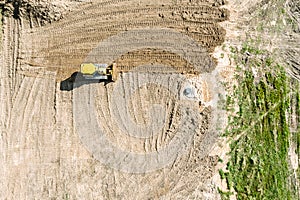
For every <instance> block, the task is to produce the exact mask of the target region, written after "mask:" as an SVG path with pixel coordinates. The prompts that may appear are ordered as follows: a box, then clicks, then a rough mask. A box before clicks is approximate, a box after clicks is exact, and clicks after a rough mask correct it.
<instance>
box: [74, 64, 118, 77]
mask: <svg viewBox="0 0 300 200" xmlns="http://www.w3.org/2000/svg"><path fill="white" fill-rule="evenodd" d="M80 73H81V75H82V77H83V78H84V79H87V80H104V81H105V80H107V81H116V80H117V78H118V72H117V67H116V63H113V64H111V65H108V64H97V63H82V64H81V65H80Z"/></svg>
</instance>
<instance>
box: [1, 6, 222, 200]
mask: <svg viewBox="0 0 300 200" xmlns="http://www.w3.org/2000/svg"><path fill="white" fill-rule="evenodd" d="M158 2H159V1H148V0H147V1H129V0H119V1H105V2H103V1H102V2H98V3H95V4H94V3H92V4H88V3H86V4H85V5H83V6H79V7H78V8H76V10H75V12H74V13H72V12H71V13H70V14H69V15H66V16H65V19H64V20H62V21H61V22H55V23H53V24H51V25H48V26H45V27H41V28H34V29H25V30H24V29H23V30H21V31H22V36H21V42H22V43H21V44H22V45H21V47H20V48H21V49H20V50H21V55H20V57H21V60H20V62H21V63H20V65H21V66H20V70H21V73H23V74H24V76H25V81H26V82H27V83H24V81H23V82H22V83H21V84H20V85H21V87H20V88H19V89H17V90H16V91H18V92H17V93H15V102H14V108H13V112H14V113H18V112H21V113H22V112H23V113H24V118H23V116H22V115H20V116H17V114H14V115H13V116H11V119H12V120H11V121H15V119H17V120H21V123H20V124H21V125H22V126H23V127H24V128H25V129H26V130H27V132H26V137H27V138H24V137H25V136H24V135H22V134H21V135H22V136H21V137H20V133H17V132H16V133H14V136H12V137H11V138H15V139H16V140H17V139H18V138H19V137H20V142H22V143H21V145H24V144H25V145H27V147H29V146H30V145H31V146H30V148H31V149H26V148H24V150H18V149H10V151H9V152H10V154H12V153H14V155H16V156H17V158H16V161H18V160H20V159H21V157H22V156H23V155H24V154H26V153H27V152H30V153H31V154H29V155H28V156H29V157H28V158H31V159H30V162H31V163H32V164H28V163H29V162H28V161H27V162H26V161H23V163H24V164H23V163H20V165H18V166H12V165H8V166H9V167H10V168H12V170H11V172H10V175H11V176H13V174H17V175H16V177H17V178H18V177H19V178H20V179H19V180H14V179H11V177H8V178H6V183H8V184H6V185H9V187H8V189H7V192H5V190H1V191H4V192H5V194H9V195H10V196H9V195H8V196H9V197H10V198H11V199H12V198H14V197H16V196H19V197H26V198H31V197H32V198H39V199H47V198H50V197H51V198H56V199H61V198H63V197H66V196H68V197H70V198H74V199H76V198H80V199H92V198H95V197H97V198H99V197H103V198H108V199H109V198H110V199H111V198H122V199H128V198H130V196H128V194H134V195H135V197H136V198H138V199H145V198H146V197H147V198H162V197H164V195H169V196H170V198H172V199H173V198H177V197H180V195H182V197H183V196H187V195H190V192H191V191H194V190H196V188H197V187H198V185H197V183H198V182H199V181H204V180H206V179H208V178H209V177H210V176H211V173H212V172H211V170H212V169H213V167H214V164H215V158H210V157H208V156H204V154H205V153H204V152H203V151H204V150H203V149H197V146H201V144H198V143H195V144H194V147H193V149H192V150H191V152H189V153H187V154H186V155H184V156H183V157H182V158H178V159H177V160H176V162H175V163H173V164H172V166H170V167H169V168H165V169H162V170H159V171H156V172H153V173H149V174H141V175H132V174H124V173H120V172H118V171H115V170H110V169H109V168H106V167H105V166H103V165H102V164H100V163H98V162H96V161H95V160H94V158H93V157H91V155H90V154H89V153H88V152H86V150H85V149H84V147H83V145H82V144H81V142H80V141H79V139H78V136H77V133H76V132H75V131H77V130H74V129H75V128H74V124H73V119H72V107H71V105H72V93H71V92H65V91H60V90H59V89H58V88H59V84H56V92H55V91H54V90H55V83H54V79H53V76H55V74H57V76H60V73H62V72H64V73H65V71H69V72H70V73H69V75H70V74H71V70H77V69H78V65H79V64H80V63H81V62H82V61H83V60H84V58H85V57H86V55H87V54H88V53H89V52H90V51H91V50H92V49H93V48H95V46H97V45H98V43H99V42H100V41H102V40H104V39H106V38H108V37H110V36H112V35H115V34H118V33H120V32H122V31H125V30H131V29H135V28H145V27H152V28H153V27H163V28H172V29H174V30H176V31H178V32H181V33H184V34H186V35H188V36H190V37H191V38H194V39H196V41H198V42H199V43H200V44H202V45H203V46H206V47H207V49H209V51H212V50H213V48H214V47H215V46H216V45H218V44H220V43H221V42H222V41H223V39H222V37H223V36H224V34H225V33H224V30H223V29H222V28H221V27H220V26H219V25H218V24H217V23H218V22H219V21H223V20H225V19H226V16H223V17H222V16H220V17H218V13H220V14H222V12H221V11H220V10H219V9H216V8H212V10H214V11H216V12H217V13H216V14H215V15H214V13H213V11H209V13H210V14H211V18H210V16H205V17H201V16H194V17H193V14H195V12H197V8H199V9H204V8H205V7H207V5H212V4H213V2H215V1H213V0H211V1H180V2H179V1H176V2H177V4H172V2H173V1H165V2H164V4H165V6H164V7H162V6H159V5H160V4H161V3H160V2H159V3H158ZM174 2H175V1H174ZM138 3H140V4H138ZM146 4H149V7H150V8H143V7H145V6H146ZM197 4H199V5H197ZM116 5H117V6H116ZM122 5H126V6H127V7H128V9H127V10H128V11H126V9H124V8H121V6H122ZM174 5H177V6H181V8H180V9H178V8H176V7H175V6H174ZM204 5H205V6H204ZM97 6H98V7H97ZM167 6H169V7H172V9H169V8H167ZM185 7H186V10H185V11H187V12H186V13H185V14H184V13H183V12H181V10H183V11H184V8H185ZM83 8H84V10H85V11H87V12H88V11H93V10H94V11H96V12H94V15H97V14H99V17H95V18H94V19H91V20H89V19H87V18H86V14H82V11H81V10H80V9H83ZM98 8H103V9H102V10H99V11H98ZM88 9H90V10H88ZM130 9H135V10H134V11H133V12H131V11H130ZM138 10H139V11H143V12H146V11H148V12H149V13H143V14H144V16H141V15H140V14H139V13H138V12H137V11H138ZM178 10H179V11H178ZM173 11H176V12H174V16H172V12H173ZM202 11H203V13H204V10H202ZM202 11H201V12H202ZM157 12H161V13H157ZM108 13H111V14H114V16H113V17H112V18H111V19H104V17H106V16H108ZM159 14H161V15H160V16H159ZM183 14H184V16H183ZM204 14H205V13H204ZM162 16H163V18H162ZM214 16H215V18H214ZM182 17H184V19H183V18H182ZM74 18H76V19H78V22H76V23H75V22H74V23H75V24H74V23H73V22H72V19H74ZM117 18H118V19H117ZM124 18H129V19H132V22H130V21H127V22H126V21H125V20H124ZM25 23H26V22H25ZM63 23H66V24H70V27H68V28H67V29H64V28H63V27H61V26H60V25H61V24H63ZM123 23H125V24H123ZM71 24H72V26H73V27H71ZM52 26H53V27H52ZM87 26H88V27H87ZM27 27H29V26H27ZM138 35H140V36H141V37H145V35H142V34H140V33H139V34H138ZM170 37H172V36H170ZM120 45H121V46H125V45H130V44H127V43H126V42H125V43H124V42H123V43H120ZM180 45H181V44H180V41H179V44H178V46H176V48H177V47H180ZM114 48H117V46H114ZM103 52H105V53H107V52H109V48H107V49H103ZM116 52H117V51H116ZM116 52H113V53H111V54H109V53H107V56H108V57H110V56H113V55H115V53H116ZM145 52H148V53H146V54H145V55H143V54H144V53H145ZM149 52H150V53H149ZM127 53H128V52H126V53H124V54H123V57H118V58H117V59H118V62H119V64H122V63H123V64H124V65H123V64H122V65H121V68H122V70H124V71H130V70H132V69H133V68H134V67H136V66H139V65H144V64H147V63H155V64H157V63H159V64H162V65H168V66H170V65H171V64H172V65H174V66H176V67H175V71H176V70H177V72H178V71H180V72H181V71H183V73H190V72H191V71H193V70H194V71H195V68H196V70H197V67H193V65H191V64H189V63H187V61H186V60H184V59H180V56H176V55H174V54H172V53H170V52H168V51H165V52H162V51H160V50H159V49H155V48H154V49H151V50H137V51H132V50H131V51H129V54H127ZM160 54H161V55H160ZM95 55H97V54H95ZM203 56H204V55H203ZM206 56H208V54H207V55H206ZM194 59H196V58H194ZM169 64H170V65H169ZM172 65H171V66H172ZM213 66H214V64H213ZM16 68H17V69H19V67H16ZM212 69H213V67H212V68H211V69H209V70H208V71H210V70H212ZM59 70H60V71H61V72H57V71H59ZM139 70H144V71H146V72H147V74H148V75H149V76H157V73H158V72H161V70H165V68H162V67H157V68H155V67H153V66H148V67H144V68H142V69H139ZM151 71H153V74H151ZM198 71H199V70H198ZM169 72H170V71H169ZM201 72H202V71H201ZM18 73H19V72H18ZM18 73H16V74H18ZM143 73H144V72H143V71H142V72H141V71H134V70H133V72H129V73H128V74H127V75H126V74H120V76H119V78H120V79H119V81H123V82H122V84H123V85H122V87H121V88H122V89H120V94H122V93H123V94H126V93H127V92H129V91H130V88H132V87H133V88H134V87H137V86H139V85H140V84H142V82H141V80H142V79H143V76H144V75H143ZM155 73H156V75H155ZM172 73H173V72H172ZM165 75H166V74H165ZM177 75H178V74H177ZM32 76H36V77H32ZM171 76H175V74H172V75H171ZM166 77H168V75H166ZM17 79H18V78H17ZM157 79H158V80H159V79H160V78H157ZM18 80H20V79H18ZM162 81H165V82H167V83H171V82H172V81H173V82H176V79H172V78H169V79H168V78H164V79H163V80H162ZM18 84H19V83H15V84H14V85H18ZM87 86H88V87H87ZM113 86H114V84H108V85H106V86H103V85H102V84H97V85H84V86H83V87H81V88H79V89H80V90H82V89H83V88H86V89H88V88H91V89H92V90H93V89H95V91H96V96H89V97H90V98H91V100H92V99H94V100H95V101H96V105H95V106H96V108H97V111H98V112H97V121H98V122H99V123H105V125H103V127H102V128H103V129H104V131H105V133H106V134H107V136H108V138H109V140H110V141H111V142H115V143H116V144H120V146H121V147H122V148H123V149H130V150H131V151H133V152H153V151H156V150H159V149H160V148H162V147H164V146H165V145H166V144H168V143H169V141H171V140H172V139H173V138H174V136H175V135H176V132H177V131H178V124H180V123H179V122H180V116H179V114H178V110H179V109H180V107H179V105H178V103H176V102H174V101H173V100H172V98H170V96H169V95H168V92H166V91H165V90H163V89H159V88H158V87H155V86H153V85H152V86H151V85H150V86H148V87H142V88H140V89H139V90H137V91H136V92H135V93H132V98H129V99H125V102H126V103H128V113H126V114H128V116H131V117H132V120H133V123H137V124H142V125H144V124H146V123H147V122H148V120H149V116H148V117H147V115H145V113H147V112H148V108H147V107H148V106H149V105H151V104H153V103H163V104H165V105H166V106H165V109H166V110H167V114H166V117H165V118H166V119H168V120H165V121H166V123H165V124H164V126H163V128H162V129H161V130H160V132H159V134H156V135H155V134H153V137H152V138H150V139H146V140H145V139H138V138H134V137H129V135H124V134H123V132H122V131H120V130H118V129H117V125H118V124H117V123H116V122H115V118H121V117H122V116H119V114H117V116H116V117H115V116H114V115H112V113H111V110H112V109H115V110H116V112H118V113H121V114H120V115H122V109H120V108H119V107H117V106H116V105H114V104H112V103H111V102H110V101H111V98H112V96H111V94H112V93H111V92H112V90H113ZM31 87H32V88H31ZM171 87H172V85H168V86H167V88H171ZM26 88H30V89H32V90H34V91H35V92H34V91H32V93H31V95H30V94H29V92H30V91H29V90H27V91H26ZM77 89H78V88H77ZM77 89H76V90H77ZM36 91H38V92H36ZM147 92H150V94H147ZM162 92H163V94H161V93H162ZM82 94H83V95H85V94H87V93H86V91H84V92H83V93H82ZM4 95H5V94H4ZM89 95H91V94H89ZM26 96H27V97H29V96H30V97H29V99H26V98H25V97H26ZM54 97H55V98H54ZM118 97H119V98H122V96H118ZM22 98H23V99H26V100H24V102H26V101H28V102H27V106H25V105H24V102H21V100H20V99H22ZM115 98H116V97H115ZM17 102H18V103H21V104H22V105H21V106H20V109H18V105H17ZM34 102H35V103H34ZM163 104H162V105H163ZM24 106H25V107H24ZM195 106H196V108H195V110H196V109H198V108H199V105H198V104H197V105H195ZM202 111H203V110H202ZM203 112H204V113H203V116H202V117H203V118H202V119H203V121H202V123H201V127H202V129H201V130H195V132H197V133H198V132H199V131H200V132H208V128H207V124H209V118H206V116H209V114H210V112H211V111H210V110H209V109H208V110H205V109H204V111H203ZM159 113H160V112H157V113H154V115H153V116H158V115H159ZM83 114H87V115H88V113H83ZM123 114H124V113H123ZM54 115H55V116H54ZM88 117H90V116H89V115H88ZM150 117H151V116H150ZM159 117H160V116H158V117H157V118H159ZM30 118H31V119H30ZM49 119H50V120H49ZM16 126H17V125H14V126H13V125H10V130H9V131H11V132H13V129H14V128H15V127H16ZM152 126H154V125H153V124H151V126H150V127H152ZM53 129H54V130H53ZM125 129H128V127H126V126H125ZM18 131H21V130H19V129H18ZM213 134H214V133H213ZM213 134H212V135H213ZM18 136H19V137H18ZM206 137H208V136H206V135H202V134H199V135H198V136H197V135H195V138H194V140H196V141H198V142H201V141H203V140H205V138H206ZM208 140H210V141H211V138H210V139H208ZM126 141H128V143H130V144H125V142H126ZM10 142H11V141H10ZM17 142H18V141H13V143H14V144H16V143H17ZM206 145H209V143H206ZM6 149H7V148H6ZM193 152H194V153H193ZM30 155H31V156H32V157H30ZM198 155H200V157H201V156H204V157H203V158H200V157H199V158H197V156H198ZM11 166H12V167H11ZM9 167H8V168H9ZM23 167H24V168H23ZM8 168H7V169H6V170H10V169H8ZM70 169H73V170H70ZM195 177H201V180H200V178H199V179H197V180H196V179H195ZM70 180H72V181H70ZM150 180H151V185H152V186H151V188H149V185H148V184H149V182H150ZM194 180H195V181H194ZM193 181H194V182H193ZM18 185H21V186H18ZM183 185H185V189H183ZM187 185H188V187H187ZM39 186H40V187H39ZM201 188H202V187H201ZM99 190H100V191H99ZM184 190H186V191H184ZM11 191H13V193H11ZM5 194H4V195H5ZM33 194H34V196H33Z"/></svg>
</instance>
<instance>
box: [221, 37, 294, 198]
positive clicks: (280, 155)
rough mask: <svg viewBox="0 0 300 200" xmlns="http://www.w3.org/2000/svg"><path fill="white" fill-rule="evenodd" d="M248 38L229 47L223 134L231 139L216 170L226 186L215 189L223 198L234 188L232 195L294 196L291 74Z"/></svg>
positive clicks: (244, 196) (228, 195)
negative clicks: (231, 74)
mask: <svg viewBox="0 0 300 200" xmlns="http://www.w3.org/2000/svg"><path fill="white" fill-rule="evenodd" d="M247 44H248V43H247ZM247 44H244V45H243V47H242V49H241V50H239V51H238V50H237V49H234V48H231V52H232V53H233V54H234V56H233V58H234V59H235V61H236V63H237V64H238V65H239V66H238V67H237V68H238V70H237V73H236V76H235V77H236V80H237V82H238V83H237V84H236V85H235V86H234V91H233V92H232V94H231V95H228V96H227V99H226V109H227V111H229V112H231V113H232V115H231V116H230V117H229V123H228V127H227V130H226V132H225V134H224V135H225V136H227V137H230V138H232V142H231V144H230V147H231V152H230V160H229V162H228V163H227V171H226V172H224V171H222V170H221V171H220V176H221V178H222V179H226V182H227V186H228V191H229V192H224V191H220V193H221V195H222V198H223V199H228V198H229V197H230V195H231V193H230V192H233V191H234V192H235V193H236V197H237V199H280V200H281V199H286V200H287V199H295V196H294V195H295V194H296V192H295V191H293V188H292V187H291V186H290V184H289V180H290V179H289V177H290V176H291V172H290V169H289V163H288V148H289V139H290V130H289V115H288V113H289V109H290V98H293V97H290V90H291V89H290V80H289V77H288V76H287V75H286V72H285V70H284V69H283V67H282V66H280V65H278V64H276V63H275V62H274V61H273V60H272V59H271V57H269V56H268V55H267V52H265V51H262V50H259V49H257V48H254V47H252V46H250V45H247ZM297 94H298V96H296V98H298V99H297V100H298V105H299V93H297ZM298 109H299V107H298ZM298 112H299V110H298ZM298 116H299V115H298ZM297 137H298V138H297V140H298V151H299V134H298V136H297Z"/></svg>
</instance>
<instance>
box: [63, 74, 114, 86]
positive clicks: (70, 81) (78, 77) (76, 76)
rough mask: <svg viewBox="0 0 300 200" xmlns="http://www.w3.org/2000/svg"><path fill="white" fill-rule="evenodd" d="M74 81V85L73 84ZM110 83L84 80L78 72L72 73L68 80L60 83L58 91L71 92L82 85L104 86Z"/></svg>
mask: <svg viewBox="0 0 300 200" xmlns="http://www.w3.org/2000/svg"><path fill="white" fill-rule="evenodd" d="M75 81H76V84H75ZM110 82H111V81H107V80H91V79H85V78H84V77H82V75H81V74H80V73H79V72H74V73H73V74H72V75H71V76H70V77H69V78H67V79H65V80H63V81H61V82H60V90H62V91H71V90H73V89H75V88H78V87H80V86H82V85H87V84H93V83H104V85H106V84H108V83H110Z"/></svg>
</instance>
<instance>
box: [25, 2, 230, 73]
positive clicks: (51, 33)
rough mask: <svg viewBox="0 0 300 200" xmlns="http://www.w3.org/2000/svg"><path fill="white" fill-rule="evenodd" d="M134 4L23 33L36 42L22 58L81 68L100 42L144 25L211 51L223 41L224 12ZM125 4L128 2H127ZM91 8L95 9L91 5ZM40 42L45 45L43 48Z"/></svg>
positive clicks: (187, 6) (203, 7)
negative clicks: (184, 36) (180, 35)
mask: <svg viewBox="0 0 300 200" xmlns="http://www.w3.org/2000/svg"><path fill="white" fill-rule="evenodd" d="M131 2H132V4H131V6H127V7H123V6H122V5H118V4H117V5H118V6H116V7H114V6H113V7H110V8H107V7H102V9H95V12H94V11H88V10H86V11H87V12H90V13H91V14H92V15H95V17H94V18H92V17H91V16H90V14H86V15H83V14H82V13H80V12H77V14H75V16H77V15H80V17H69V18H68V16H73V14H74V13H71V14H69V15H67V16H66V18H65V19H63V20H62V21H61V22H57V23H55V24H54V25H52V26H45V27H42V28H36V29H28V30H24V32H23V35H24V39H25V38H28V37H29V38H30V37H34V38H37V39H36V40H31V41H32V42H28V43H27V44H28V46H24V50H25V51H24V53H25V52H26V51H27V50H28V49H32V53H31V55H30V56H29V57H28V56H23V55H24V54H23V53H22V58H23V59H24V61H25V62H31V63H35V64H37V65H42V64H43V65H46V66H49V65H52V66H53V67H56V68H62V67H65V68H71V67H72V66H78V65H79V64H80V63H81V62H82V60H83V59H84V56H85V55H86V54H87V53H88V52H89V51H90V50H91V49H92V48H93V47H94V46H95V45H96V43H97V42H98V41H101V40H103V39H105V38H107V37H109V36H111V35H113V34H116V33H118V32H120V31H124V30H129V29H132V28H139V27H145V26H148V27H170V28H174V29H177V30H180V31H181V32H182V33H185V34H187V35H189V36H191V37H192V38H194V39H196V40H197V41H199V42H200V44H202V45H203V46H205V47H207V48H208V50H209V51H212V50H213V48H214V47H215V46H216V45H219V44H221V43H222V41H223V40H222V35H224V30H223V29H222V28H221V27H220V26H219V25H218V24H217V22H219V21H224V20H226V18H227V15H228V14H226V10H224V9H220V8H218V7H209V6H208V5H209V4H203V5H193V4H182V5H181V6H180V7H178V6H176V4H173V3H172V2H171V1H170V2H165V3H164V4H165V5H164V6H162V5H158V4H156V3H150V4H149V6H146V5H147V2H144V1H143V2H139V3H140V4H138V2H136V3H134V2H135V1H131ZM110 3H112V2H110ZM125 3H126V4H127V3H128V2H127V1H125ZM148 3H149V2H148ZM100 4H101V2H100ZM96 5H97V3H96V4H95V5H94V6H95V7H97V6H96ZM85 6H86V5H85ZM143 6H144V7H143ZM145 6H146V7H145ZM91 7H93V6H92V5H91ZM100 7H101V5H100ZM141 11H143V13H144V15H143V16H141V15H140V13H141ZM75 13H76V12H75ZM159 13H164V17H162V16H159ZM167 13H168V14H167ZM193 13H196V14H193ZM183 14H185V15H187V17H188V18H186V17H185V18H183V16H182V15H183ZM201 14H205V15H204V16H205V17H201ZM87 15H88V16H87ZM110 15H112V16H113V18H112V19H111V18H105V16H110ZM198 15H199V16H198ZM197 16H198V17H197ZM208 16H209V17H208ZM214 16H215V17H214ZM120 18H122V19H127V21H124V20H119V19H120ZM128 18H129V19H130V18H131V20H128ZM67 24H69V27H68V26H66V27H64V28H62V27H63V26H62V25H67ZM45 32H47V33H48V34H45ZM62 36H63V37H62ZM41 43H44V44H45V45H40V44H41ZM25 45H26V44H25ZM27 55H28V54H27ZM73 71H74V70H73Z"/></svg>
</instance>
